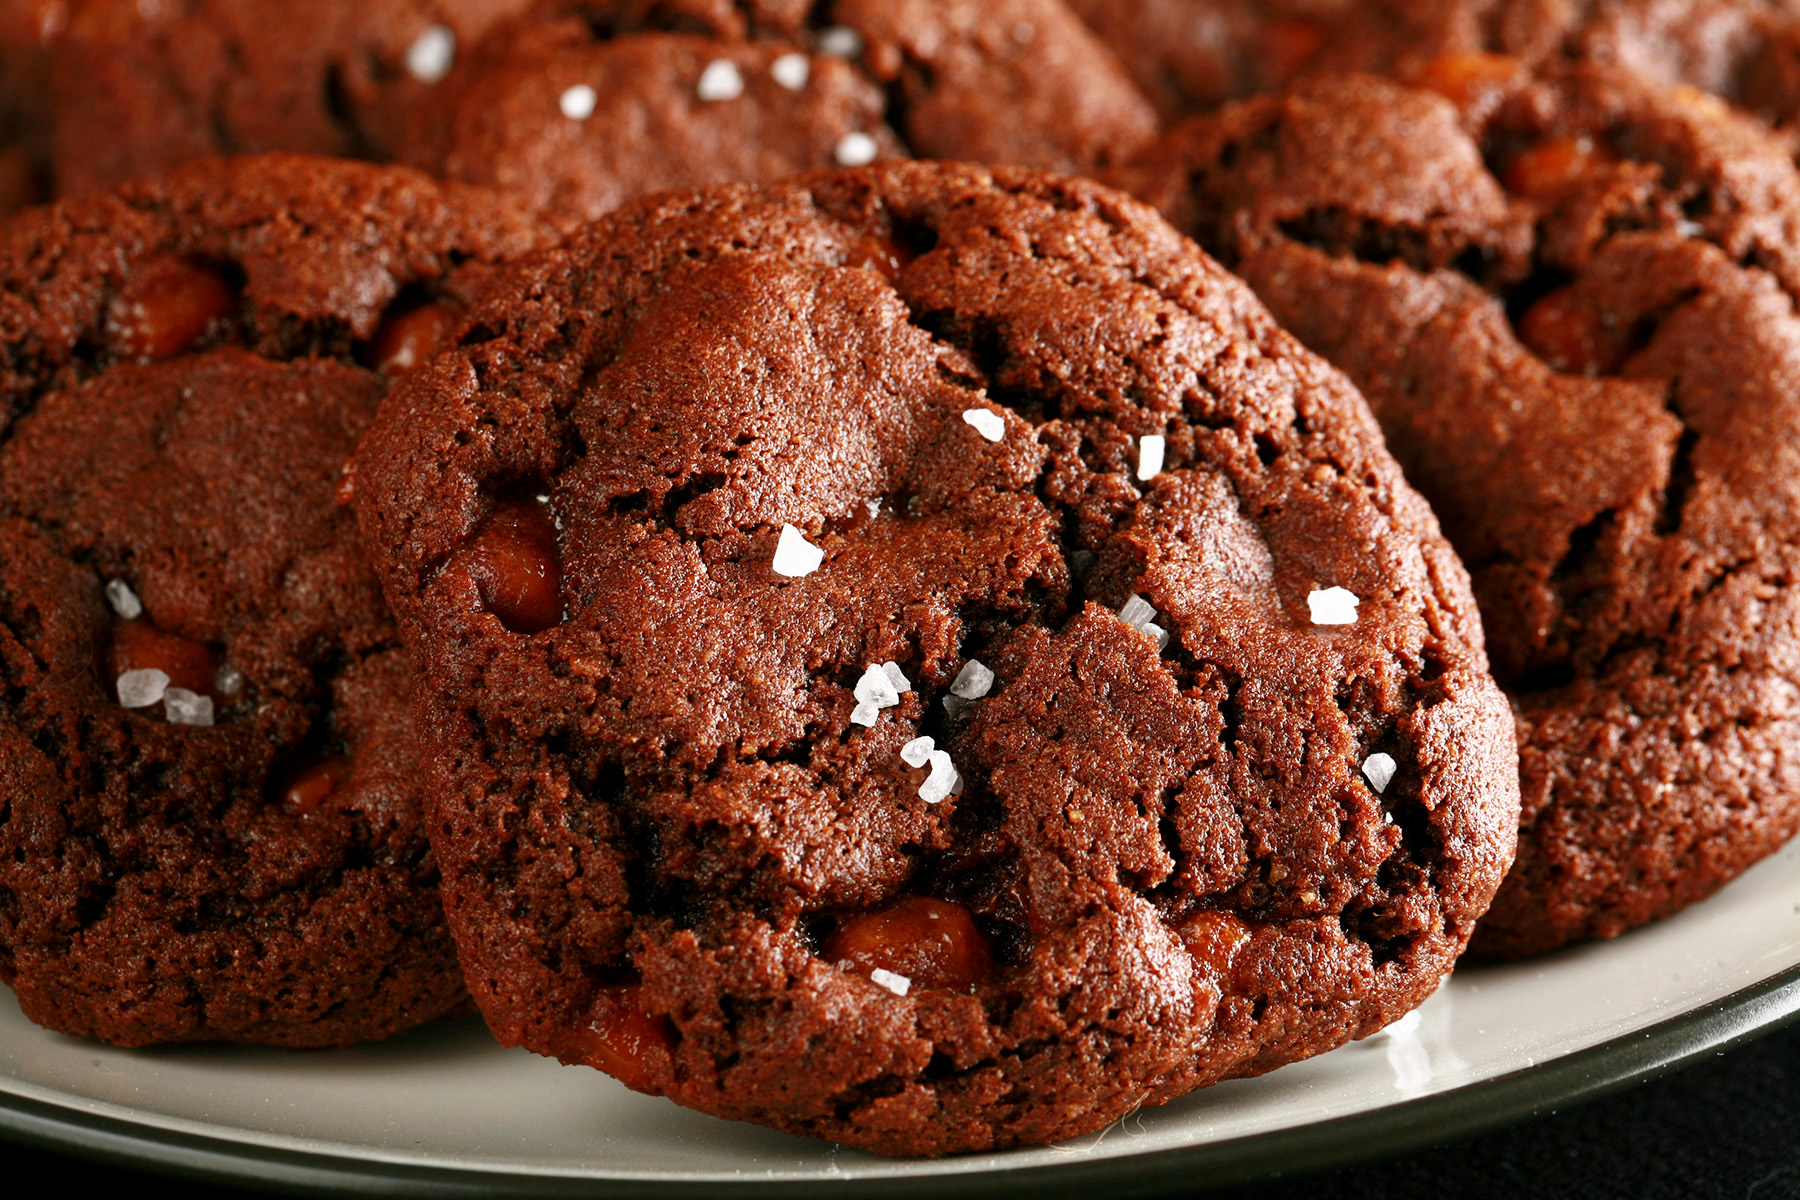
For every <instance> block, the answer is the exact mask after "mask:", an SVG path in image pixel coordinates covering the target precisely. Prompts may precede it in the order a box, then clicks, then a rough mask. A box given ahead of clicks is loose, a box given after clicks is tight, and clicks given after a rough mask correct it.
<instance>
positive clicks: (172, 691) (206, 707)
mask: <svg viewBox="0 0 1800 1200" xmlns="http://www.w3.org/2000/svg"><path fill="white" fill-rule="evenodd" d="M163 712H164V713H166V714H167V715H168V718H169V724H171V725H211V724H212V723H213V702H212V697H211V696H202V695H201V694H200V693H198V692H190V691H188V690H187V689H186V688H178V687H172V688H169V689H168V690H167V691H165V692H163Z"/></svg>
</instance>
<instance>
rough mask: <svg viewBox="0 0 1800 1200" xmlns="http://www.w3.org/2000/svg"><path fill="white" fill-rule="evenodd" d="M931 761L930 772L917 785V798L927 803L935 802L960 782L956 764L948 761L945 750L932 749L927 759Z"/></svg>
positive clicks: (948, 756)
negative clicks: (923, 780) (922, 781)
mask: <svg viewBox="0 0 1800 1200" xmlns="http://www.w3.org/2000/svg"><path fill="white" fill-rule="evenodd" d="M927 761H929V762H930V763H931V774H929V775H927V776H926V777H925V782H924V783H921V784H920V785H919V799H921V800H923V801H924V802H925V803H927V804H936V803H938V802H939V801H941V800H943V799H944V797H946V796H948V795H950V793H952V792H954V791H955V790H956V785H957V783H958V782H960V780H959V778H958V776H957V774H956V764H955V763H952V762H951V761H950V754H949V752H948V751H946V750H933V751H932V752H931V757H930V759H928V760H927Z"/></svg>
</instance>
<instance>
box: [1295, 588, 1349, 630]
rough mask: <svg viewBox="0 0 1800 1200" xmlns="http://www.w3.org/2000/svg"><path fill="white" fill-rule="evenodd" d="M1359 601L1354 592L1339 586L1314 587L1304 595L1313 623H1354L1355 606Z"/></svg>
mask: <svg viewBox="0 0 1800 1200" xmlns="http://www.w3.org/2000/svg"><path fill="white" fill-rule="evenodd" d="M1361 603H1362V601H1361V600H1358V599H1357V597H1356V593H1355V592H1352V591H1350V590H1348V589H1346V588H1341V587H1328V588H1323V589H1314V590H1313V591H1311V592H1309V593H1307V597H1306V607H1307V608H1309V609H1311V610H1312V623H1313V624H1314V625H1354V624H1356V606H1357V605H1358V604H1361Z"/></svg>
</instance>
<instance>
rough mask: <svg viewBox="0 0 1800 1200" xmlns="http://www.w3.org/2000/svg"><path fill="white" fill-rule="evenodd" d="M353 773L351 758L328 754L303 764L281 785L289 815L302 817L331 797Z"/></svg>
mask: <svg viewBox="0 0 1800 1200" xmlns="http://www.w3.org/2000/svg"><path fill="white" fill-rule="evenodd" d="M349 777H350V760H349V759H348V758H346V757H344V756H343V755H341V754H327V755H325V756H323V757H321V758H318V759H315V760H314V761H312V762H309V763H307V764H305V765H304V766H302V767H301V768H300V769H299V770H297V771H295V772H294V773H293V774H292V775H290V776H289V777H288V781H287V783H286V784H285V785H284V786H283V787H282V789H281V807H282V808H283V809H285V810H286V811H287V813H288V814H289V815H290V816H295V817H303V816H305V815H306V814H307V813H309V812H312V811H313V810H314V809H316V808H318V807H319V805H321V804H323V803H325V801H327V800H329V799H330V798H331V794H332V793H333V792H335V791H337V789H338V786H339V785H340V784H342V783H343V782H344V780H346V779H348V778H349Z"/></svg>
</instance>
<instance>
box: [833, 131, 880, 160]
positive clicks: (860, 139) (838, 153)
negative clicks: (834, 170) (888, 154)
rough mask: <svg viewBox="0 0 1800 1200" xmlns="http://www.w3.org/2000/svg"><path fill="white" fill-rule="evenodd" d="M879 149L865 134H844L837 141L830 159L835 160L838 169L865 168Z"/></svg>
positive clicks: (873, 140) (872, 139)
mask: <svg viewBox="0 0 1800 1200" xmlns="http://www.w3.org/2000/svg"><path fill="white" fill-rule="evenodd" d="M880 149H881V147H879V146H877V145H876V144H875V139H874V138H872V137H870V136H869V135H868V134H866V133H846V134H845V135H844V136H843V137H842V138H839V139H838V144H837V148H836V149H834V150H833V151H832V152H831V157H832V158H834V159H836V160H837V165H838V166H840V167H866V166H868V165H869V164H870V163H872V162H874V161H875V155H876V153H877V152H879V151H880Z"/></svg>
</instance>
